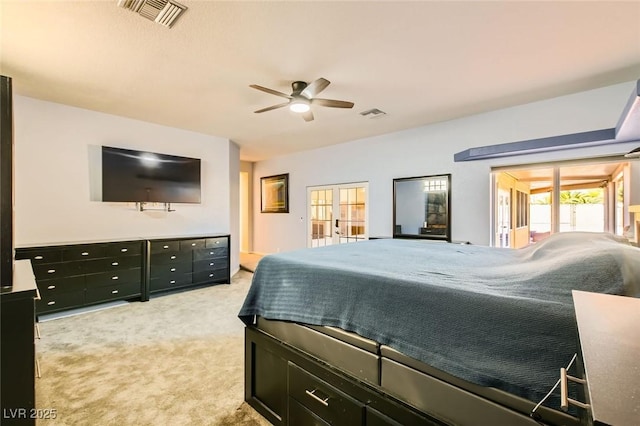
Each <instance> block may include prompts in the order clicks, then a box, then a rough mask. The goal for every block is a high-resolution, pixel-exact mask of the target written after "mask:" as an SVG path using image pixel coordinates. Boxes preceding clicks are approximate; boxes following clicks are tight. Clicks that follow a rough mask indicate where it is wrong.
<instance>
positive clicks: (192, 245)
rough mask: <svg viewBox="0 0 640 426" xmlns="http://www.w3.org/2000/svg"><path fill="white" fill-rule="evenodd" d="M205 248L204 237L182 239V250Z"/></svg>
mask: <svg viewBox="0 0 640 426" xmlns="http://www.w3.org/2000/svg"><path fill="white" fill-rule="evenodd" d="M202 248H205V240H204V239H202V238H201V239H196V240H182V241H180V250H197V249H202Z"/></svg>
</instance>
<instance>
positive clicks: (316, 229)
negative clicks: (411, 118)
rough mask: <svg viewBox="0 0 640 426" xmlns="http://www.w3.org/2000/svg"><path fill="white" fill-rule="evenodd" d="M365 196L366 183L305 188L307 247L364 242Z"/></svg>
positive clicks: (365, 230)
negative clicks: (307, 213) (307, 208)
mask: <svg viewBox="0 0 640 426" xmlns="http://www.w3.org/2000/svg"><path fill="white" fill-rule="evenodd" d="M368 193H369V184H368V182H358V183H350V184H342V185H326V186H314V187H309V188H307V205H308V207H309V215H308V218H309V220H308V226H307V247H322V246H328V245H332V244H344V243H353V242H356V241H362V240H366V239H368V238H369V226H368V222H369V199H368V197H369V194H368Z"/></svg>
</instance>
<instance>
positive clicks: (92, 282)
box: [85, 268, 142, 289]
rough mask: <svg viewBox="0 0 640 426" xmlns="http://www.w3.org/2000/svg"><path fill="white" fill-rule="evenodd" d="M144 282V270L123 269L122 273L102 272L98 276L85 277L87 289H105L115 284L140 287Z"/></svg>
mask: <svg viewBox="0 0 640 426" xmlns="http://www.w3.org/2000/svg"><path fill="white" fill-rule="evenodd" d="M141 282H142V269H141V268H133V269H123V270H120V271H108V272H100V273H97V274H87V275H85V283H86V287H87V289H89V288H92V287H103V286H109V285H114V284H128V283H134V284H137V285H138V286H140V283H141Z"/></svg>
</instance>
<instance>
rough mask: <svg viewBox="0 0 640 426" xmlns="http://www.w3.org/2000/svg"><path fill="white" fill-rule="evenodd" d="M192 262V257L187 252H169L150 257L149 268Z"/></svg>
mask: <svg viewBox="0 0 640 426" xmlns="http://www.w3.org/2000/svg"><path fill="white" fill-rule="evenodd" d="M192 260H193V255H192V253H191V252H188V251H182V252H180V251H170V252H166V253H156V254H152V255H151V267H153V266H154V265H172V264H176V263H186V262H191V261H192Z"/></svg>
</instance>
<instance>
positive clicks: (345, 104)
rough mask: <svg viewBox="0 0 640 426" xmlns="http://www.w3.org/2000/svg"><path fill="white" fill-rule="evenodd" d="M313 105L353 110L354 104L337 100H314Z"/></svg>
mask: <svg viewBox="0 0 640 426" xmlns="http://www.w3.org/2000/svg"><path fill="white" fill-rule="evenodd" d="M311 103H312V104H316V105H320V106H324V107H331V108H353V102H348V101H337V100H335V99H320V98H313V99H311Z"/></svg>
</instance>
